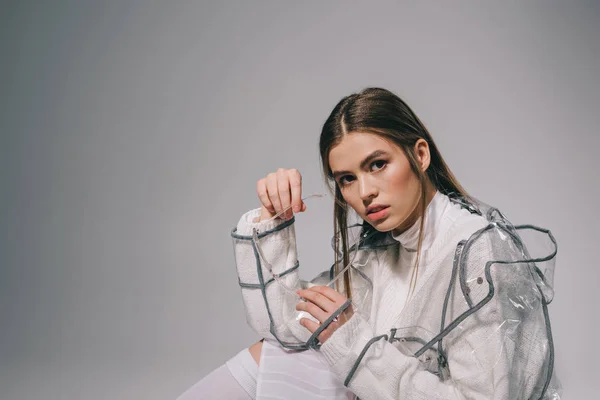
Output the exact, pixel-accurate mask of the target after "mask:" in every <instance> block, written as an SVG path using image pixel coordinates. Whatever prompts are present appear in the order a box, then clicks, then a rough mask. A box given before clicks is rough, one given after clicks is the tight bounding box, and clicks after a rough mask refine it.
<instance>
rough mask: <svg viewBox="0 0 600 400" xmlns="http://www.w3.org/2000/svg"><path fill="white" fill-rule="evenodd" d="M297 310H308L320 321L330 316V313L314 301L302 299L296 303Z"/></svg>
mask: <svg viewBox="0 0 600 400" xmlns="http://www.w3.org/2000/svg"><path fill="white" fill-rule="evenodd" d="M296 310H298V311H306V312H307V313H309V314H310V315H312V316H313V317H315V318H316V319H317V320H319V322H323V321H325V320H326V319H327V318H329V315H330V313H327V312H325V311H324V310H323V309H322V308H320V307H318V306H317V305H315V304H314V303H311V302H310V301H301V302H299V303H298V304H296Z"/></svg>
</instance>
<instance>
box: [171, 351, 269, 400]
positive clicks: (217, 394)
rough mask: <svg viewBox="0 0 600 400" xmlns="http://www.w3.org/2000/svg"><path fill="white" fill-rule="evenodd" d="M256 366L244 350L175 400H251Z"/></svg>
mask: <svg viewBox="0 0 600 400" xmlns="http://www.w3.org/2000/svg"><path fill="white" fill-rule="evenodd" d="M257 377H258V365H256V361H254V358H252V355H251V354H250V351H249V350H248V349H244V350H242V351H240V352H239V353H238V354H236V355H235V356H234V357H232V358H230V359H229V360H228V361H227V362H226V363H225V364H223V365H221V366H220V367H219V368H217V369H215V370H214V371H212V372H211V373H210V374H208V375H206V376H205V377H204V378H202V379H201V380H200V381H199V382H197V383H196V384H194V386H192V387H191V388H189V389H188V390H187V391H186V392H185V393H183V394H182V395H181V396H179V397H178V398H177V400H223V399H231V400H253V399H255V398H256V381H257Z"/></svg>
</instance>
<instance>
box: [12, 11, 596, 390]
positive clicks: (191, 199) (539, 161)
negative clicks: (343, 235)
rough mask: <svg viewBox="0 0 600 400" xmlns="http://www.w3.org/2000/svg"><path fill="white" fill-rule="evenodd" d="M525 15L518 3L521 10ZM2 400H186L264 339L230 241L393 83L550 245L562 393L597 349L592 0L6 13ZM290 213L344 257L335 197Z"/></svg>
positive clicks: (468, 173)
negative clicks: (338, 113) (324, 137)
mask: <svg viewBox="0 0 600 400" xmlns="http://www.w3.org/2000/svg"><path fill="white" fill-rule="evenodd" d="M521 3H523V4H521ZM0 15H1V21H0V41H1V42H0V43H1V48H0V50H1V53H0V57H1V62H0V72H1V74H0V76H1V79H2V84H1V89H0V101H1V104H0V113H1V118H0V133H1V139H0V140H1V142H0V152H1V153H0V155H1V157H0V193H1V197H0V205H1V208H0V222H1V225H0V228H1V229H0V250H1V251H0V399H2V400H5V399H6V400H16V399H18V400H25V399H39V398H44V399H174V398H175V397H177V396H178V395H179V394H180V393H181V392H183V391H184V390H185V389H186V388H188V387H189V386H191V385H192V384H193V383H194V382H196V381H197V380H199V379H200V378H201V377H202V376H204V375H205V374H207V373H208V372H210V371H211V370H212V369H213V368H216V367H218V366H219V365H220V364H222V363H223V362H224V361H226V360H227V359H228V358H230V357H231V356H233V355H234V354H235V353H237V352H238V351H239V350H240V349H242V348H244V347H246V346H248V345H250V344H251V343H253V342H254V341H256V340H257V339H258V337H257V336H256V335H255V334H254V333H253V332H252V331H251V330H250V329H249V327H248V326H247V325H246V322H245V317H244V311H243V307H242V302H241V295H240V289H239V287H238V285H237V276H236V273H235V266H234V259H233V252H232V243H231V239H230V236H229V233H230V230H231V228H232V227H233V226H235V224H236V222H237V220H238V218H239V217H240V216H241V215H242V213H243V212H245V211H247V210H249V209H250V208H254V207H257V206H258V200H257V198H256V194H255V183H256V181H257V180H258V179H259V178H260V177H262V176H264V175H265V174H267V173H268V172H270V171H273V170H275V169H276V168H278V167H285V168H293V167H295V168H298V169H299V170H300V171H301V173H302V174H303V176H304V184H305V193H318V192H324V191H325V186H324V184H323V183H322V179H321V176H320V169H319V160H318V146H317V142H318V135H319V133H320V129H321V126H322V124H323V122H324V120H325V118H326V117H327V115H328V113H329V112H330V111H331V109H332V108H333V106H334V105H335V103H336V102H337V101H339V100H340V99H341V98H342V97H343V96H345V95H347V94H350V93H352V92H356V91H359V90H361V89H362V88H364V87H367V86H381V87H385V88H388V89H390V90H392V91H394V92H395V93H397V94H399V95H400V96H401V97H403V98H404V99H405V100H406V101H407V102H408V103H409V104H410V105H411V106H412V107H413V108H414V109H415V111H416V112H417V114H418V115H419V116H420V117H421V118H422V119H423V120H424V122H425V123H426V125H427V126H428V128H429V129H430V130H431V132H432V134H433V136H434V139H435V140H436V141H437V144H438V146H439V147H440V149H441V151H442V153H443V155H444V156H445V157H446V160H447V162H448V163H449V165H450V167H451V168H452V169H453V170H454V172H455V173H456V175H457V176H458V178H459V179H460V180H461V182H462V183H463V184H464V186H466V188H467V189H468V190H469V191H470V192H471V193H473V194H474V195H476V196H477V197H479V198H480V199H482V200H484V201H486V202H488V203H492V204H494V205H496V206H498V207H500V208H501V209H502V210H503V211H504V212H505V213H506V215H507V216H508V217H509V218H510V219H512V220H513V221H514V222H515V223H533V224H537V225H541V226H544V227H547V228H549V229H551V230H552V232H553V233H554V234H555V236H556V238H557V240H558V243H559V253H558V260H557V269H556V277H555V283H556V297H555V300H554V302H553V304H552V305H551V318H552V324H553V327H554V335H555V340H556V369H557V371H558V374H559V377H560V379H561V381H562V382H563V385H564V387H565V398H567V399H585V398H592V397H595V395H594V393H595V390H594V387H595V386H592V385H593V382H594V379H597V378H596V375H597V372H598V367H597V360H598V359H599V358H600V353H599V350H598V346H597V344H596V341H595V339H597V337H598V333H599V326H600V324H599V323H598V320H597V318H598V312H597V308H596V304H598V301H597V295H598V289H597V288H598V282H599V281H600V276H599V273H598V260H597V258H596V257H595V256H594V254H595V253H597V251H598V246H597V245H596V239H597V237H598V224H599V222H600V221H599V218H598V212H597V204H598V196H599V190H598V183H599V179H598V171H599V168H598V155H597V154H598V149H599V147H600V140H599V139H598V126H599V123H600V113H599V112H598V110H599V109H600V107H599V106H600V101H599V100H600V84H599V79H598V71H599V70H600V24H599V23H598V20H599V17H600V8H599V6H598V3H597V2H591V1H590V2H584V1H571V2H562V4H561V2H558V1H551V2H502V4H500V2H491V1H489V2H480V1H473V2H436V3H428V4H424V3H419V4H418V5H417V4H416V2H406V3H401V2H375V3H373V2H369V4H366V2H365V3H362V4H359V3H353V2H333V1H330V2H322V1H309V2H302V3H301V4H299V3H295V2H294V3H293V2H282V1H228V2H155V1H103V2H92V1H54V2H43V1H39V2H30V1H13V2H4V3H3V5H2V7H1V8H0ZM307 205H308V211H307V212H306V213H305V214H300V215H298V217H297V228H296V229H297V234H298V247H299V253H300V256H299V258H300V263H301V267H302V269H303V272H302V276H303V277H305V278H309V277H311V276H313V275H315V274H316V273H317V272H318V271H320V270H322V269H324V268H327V266H328V265H329V264H330V262H331V260H332V252H331V250H330V248H329V239H330V237H331V234H332V217H331V209H332V203H331V200H330V199H326V200H320V201H316V202H311V203H307Z"/></svg>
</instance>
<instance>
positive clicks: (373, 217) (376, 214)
mask: <svg viewBox="0 0 600 400" xmlns="http://www.w3.org/2000/svg"><path fill="white" fill-rule="evenodd" d="M378 207H379V206H376V207H369V208H372V209H375V208H378ZM383 207H384V208H382V209H381V210H379V211H376V212H373V213H368V214H367V218H369V219H370V220H371V221H378V220H380V219H382V218H385V217H387V215H388V213H389V211H390V207H389V206H383Z"/></svg>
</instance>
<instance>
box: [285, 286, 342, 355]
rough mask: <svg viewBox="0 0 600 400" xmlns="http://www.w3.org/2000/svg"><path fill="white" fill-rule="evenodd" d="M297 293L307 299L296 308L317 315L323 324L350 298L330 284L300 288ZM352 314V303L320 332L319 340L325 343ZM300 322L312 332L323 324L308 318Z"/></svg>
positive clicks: (316, 317)
mask: <svg viewBox="0 0 600 400" xmlns="http://www.w3.org/2000/svg"><path fill="white" fill-rule="evenodd" d="M296 293H298V295H299V296H300V297H302V298H303V299H306V300H307V301H301V302H300V303H298V304H296V310H298V311H306V312H307V313H309V314H310V315H312V316H313V317H315V319H317V320H318V321H319V322H320V323H321V324H322V323H323V322H325V321H326V320H327V319H328V318H329V317H331V315H332V314H333V313H335V312H336V311H337V310H338V309H339V308H340V307H341V306H343V305H344V303H346V301H347V300H348V298H347V297H346V296H344V295H343V294H341V293H338V292H336V291H335V290H333V289H332V288H330V287H329V286H313V287H311V288H308V289H300V290H298V291H296ZM352 314H353V312H352V305H350V306H349V307H348V308H346V309H345V310H344V311H343V312H342V313H341V314H340V315H339V316H338V317H337V318H336V319H334V320H333V321H332V322H331V323H330V324H329V326H327V328H326V329H324V330H323V332H321V333H320V334H319V337H318V339H319V342H320V343H321V344H323V343H325V341H326V340H327V339H329V338H330V337H331V335H333V332H335V331H336V330H337V329H338V328H339V327H340V326H342V325H344V324H345V323H346V321H348V320H349V319H350V317H352ZM300 324H301V325H302V326H303V327H305V328H306V329H308V330H309V331H310V332H311V333H314V332H315V331H316V330H317V329H318V328H319V326H321V325H320V324H317V323H316V322H314V321H311V320H310V319H308V318H302V319H301V320H300Z"/></svg>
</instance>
